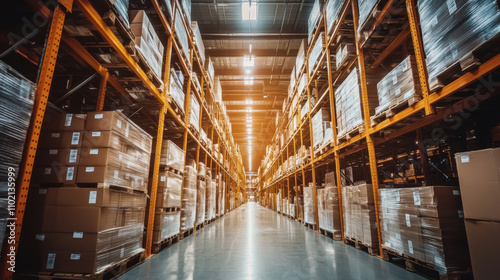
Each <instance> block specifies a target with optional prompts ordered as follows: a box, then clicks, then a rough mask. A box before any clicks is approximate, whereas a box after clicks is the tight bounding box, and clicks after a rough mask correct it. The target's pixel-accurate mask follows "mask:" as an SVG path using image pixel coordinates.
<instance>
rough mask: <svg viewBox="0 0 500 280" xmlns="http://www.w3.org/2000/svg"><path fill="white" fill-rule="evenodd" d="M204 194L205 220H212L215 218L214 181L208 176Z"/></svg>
mask: <svg viewBox="0 0 500 280" xmlns="http://www.w3.org/2000/svg"><path fill="white" fill-rule="evenodd" d="M205 192H206V195H205V200H206V207H205V216H206V220H212V219H213V218H215V181H214V180H212V179H210V176H207V185H206V189H205Z"/></svg>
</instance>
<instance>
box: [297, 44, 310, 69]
mask: <svg viewBox="0 0 500 280" xmlns="http://www.w3.org/2000/svg"><path fill="white" fill-rule="evenodd" d="M306 47H307V44H306V41H305V40H302V41H301V42H300V47H299V51H298V52H297V58H296V60H295V72H296V73H297V75H300V73H301V72H300V70H301V69H302V66H303V65H304V60H305V57H306V55H305V52H306Z"/></svg>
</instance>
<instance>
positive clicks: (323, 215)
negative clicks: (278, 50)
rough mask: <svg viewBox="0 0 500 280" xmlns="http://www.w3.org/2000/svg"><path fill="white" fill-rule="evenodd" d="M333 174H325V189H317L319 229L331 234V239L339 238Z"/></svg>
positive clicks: (338, 210)
mask: <svg viewBox="0 0 500 280" xmlns="http://www.w3.org/2000/svg"><path fill="white" fill-rule="evenodd" d="M339 206H340V205H339V198H338V189H337V184H336V183H335V172H328V173H326V174H325V188H323V189H318V217H319V227H320V228H321V229H323V230H326V231H328V232H331V233H333V239H335V240H339V239H340V238H341V232H340V209H339Z"/></svg>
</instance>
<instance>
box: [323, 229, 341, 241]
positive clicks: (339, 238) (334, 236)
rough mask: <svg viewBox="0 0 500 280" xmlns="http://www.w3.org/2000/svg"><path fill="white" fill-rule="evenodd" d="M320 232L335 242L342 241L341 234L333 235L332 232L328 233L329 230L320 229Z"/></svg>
mask: <svg viewBox="0 0 500 280" xmlns="http://www.w3.org/2000/svg"><path fill="white" fill-rule="evenodd" d="M319 232H320V233H321V234H323V235H324V236H327V237H330V238H331V239H333V240H341V239H342V236H341V234H340V233H333V232H331V231H328V230H325V229H322V228H320V229H319Z"/></svg>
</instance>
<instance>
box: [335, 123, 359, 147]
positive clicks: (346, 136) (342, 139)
mask: <svg viewBox="0 0 500 280" xmlns="http://www.w3.org/2000/svg"><path fill="white" fill-rule="evenodd" d="M363 132H365V124H364V123H362V124H359V125H357V126H356V127H354V128H352V129H350V130H349V131H347V132H346V133H344V135H342V136H339V137H338V138H337V144H340V143H342V142H346V141H349V140H350V139H351V138H352V137H354V136H356V135H359V134H361V133H363Z"/></svg>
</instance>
